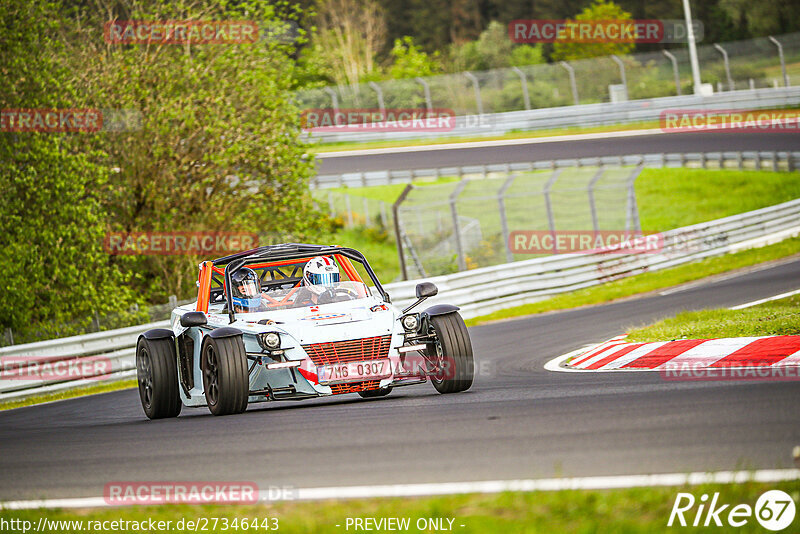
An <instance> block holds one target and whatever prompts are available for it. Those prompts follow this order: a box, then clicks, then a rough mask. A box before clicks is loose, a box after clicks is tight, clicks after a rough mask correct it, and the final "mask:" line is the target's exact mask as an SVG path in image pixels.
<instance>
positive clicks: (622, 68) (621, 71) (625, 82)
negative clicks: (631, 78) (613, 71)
mask: <svg viewBox="0 0 800 534" xmlns="http://www.w3.org/2000/svg"><path fill="white" fill-rule="evenodd" d="M611 59H613V60H614V63H616V64H617V65H619V76H620V78H622V86H623V87H624V88H625V100H626V101H627V100H628V79H627V78H626V77H625V63H623V62H622V60H621V59H620V57H619V56H618V55H616V54H611Z"/></svg>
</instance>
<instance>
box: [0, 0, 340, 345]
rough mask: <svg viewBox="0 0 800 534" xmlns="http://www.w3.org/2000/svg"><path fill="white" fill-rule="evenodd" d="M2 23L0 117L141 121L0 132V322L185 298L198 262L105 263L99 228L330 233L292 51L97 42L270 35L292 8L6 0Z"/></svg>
mask: <svg viewBox="0 0 800 534" xmlns="http://www.w3.org/2000/svg"><path fill="white" fill-rule="evenodd" d="M281 10H282V11H281ZM0 14H1V15H2V16H3V20H5V21H7V28H8V30H7V31H4V32H3V33H2V34H0V39H1V40H2V45H3V48H4V50H6V51H8V52H9V53H4V54H3V55H2V59H0V68H1V69H2V74H3V76H2V80H0V84H2V85H1V86H0V87H2V90H1V91H0V98H2V102H0V107H2V108H37V107H38V108H57V109H63V108H98V109H105V110H108V109H112V110H131V111H133V112H134V114H135V116H138V118H139V119H138V120H137V121H133V122H130V123H128V124H127V126H126V127H125V128H124V129H122V130H121V131H101V132H96V133H62V134H53V133H29V132H26V133H23V132H19V133H10V132H6V133H0V157H2V161H3V162H4V166H3V171H2V181H0V193H1V194H2V196H3V202H2V203H1V205H0V230H2V232H0V243H2V245H3V249H4V252H5V254H4V255H3V258H2V259H0V261H1V262H3V272H4V275H5V276H4V277H3V279H4V282H3V288H4V291H3V292H2V296H0V299H2V304H4V306H2V309H3V311H2V312H0V326H2V327H11V328H14V329H19V328H21V327H23V326H24V325H26V324H28V323H32V322H33V323H41V322H43V321H47V320H59V321H61V320H65V321H66V320H69V319H79V318H81V317H84V316H89V314H90V312H92V311H93V310H97V311H98V312H100V313H102V312H105V311H112V310H113V309H114V308H116V309H120V310H122V309H124V308H125V307H127V306H128V305H129V304H131V303H132V302H134V301H139V302H144V301H153V302H164V301H166V298H167V296H168V295H170V294H176V295H178V296H179V297H180V298H186V297H191V296H192V293H193V291H194V280H195V278H196V274H197V263H198V261H199V260H200V259H201V258H197V257H187V256H146V257H145V256H135V257H128V256H125V257H123V256H110V255H108V254H107V253H106V252H105V251H104V249H103V237H104V236H105V235H106V234H107V233H108V232H115V231H122V232H150V231H157V232H192V231H209V232H217V231H226V232H227V231H232V232H251V233H256V234H261V235H262V237H263V238H264V239H266V240H273V241H274V240H289V239H306V238H313V236H314V235H317V234H318V233H319V232H320V231H322V230H324V228H323V226H324V224H325V219H324V218H321V217H320V216H319V214H318V213H317V212H316V211H315V210H314V209H313V207H312V203H311V201H310V196H309V192H308V180H309V177H310V176H311V175H312V173H313V160H311V159H307V158H306V157H305V156H304V154H305V151H306V147H305V145H304V144H303V143H302V142H301V141H300V140H299V134H300V125H299V112H298V110H297V109H296V108H295V106H294V105H293V103H292V96H293V92H292V89H293V85H294V83H295V82H294V80H295V78H296V77H297V76H298V75H299V73H297V69H298V67H297V64H296V62H295V60H294V59H293V54H294V51H295V49H294V44H293V43H286V42H284V41H281V40H276V39H260V40H259V41H258V42H256V43H240V44H224V45H222V44H213V45H211V44H162V43H158V44H154V43H146V44H115V43H108V42H106V41H105V40H104V38H103V24H104V23H105V22H107V21H110V20H114V19H121V20H126V19H131V20H165V19H172V20H175V19H193V20H251V21H255V22H257V23H258V24H259V27H263V26H264V25H269V24H277V23H279V22H280V21H285V20H290V19H291V17H292V16H294V15H295V14H296V11H295V10H293V9H292V8H291V7H289V6H288V5H281V4H269V3H267V2H265V1H261V0H253V1H244V2H236V3H229V2H227V1H225V0H219V1H218V2H210V3H209V2H206V3H204V5H202V6H200V5H199V4H195V3H189V4H184V3H170V2H166V1H163V2H142V3H139V2H138V1H135V0H121V1H116V0H115V1H108V2H106V1H105V0H98V1H97V2H95V3H93V5H92V6H91V8H86V9H78V10H74V11H69V12H66V11H64V10H63V8H62V7H60V6H58V5H55V4H52V3H50V2H47V0H9V1H7V2H4V3H2V7H1V8H0ZM59 21H60V22H59Z"/></svg>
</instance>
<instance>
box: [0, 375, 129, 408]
mask: <svg viewBox="0 0 800 534" xmlns="http://www.w3.org/2000/svg"><path fill="white" fill-rule="evenodd" d="M135 387H136V380H135V379H130V380H120V381H118V382H110V383H106V384H97V385H94V386H86V387H82V388H76V389H70V390H67V391H59V392H57V393H45V394H43V395H35V396H33V397H27V398H24V399H20V400H10V401H5V402H0V410H11V409H12V408H22V407H23V406H32V405H34V404H41V403H43V402H52V401H57V400H63V399H71V398H73V397H83V396H86V395H96V394H98V393H107V392H109V391H117V390H120V389H129V388H135Z"/></svg>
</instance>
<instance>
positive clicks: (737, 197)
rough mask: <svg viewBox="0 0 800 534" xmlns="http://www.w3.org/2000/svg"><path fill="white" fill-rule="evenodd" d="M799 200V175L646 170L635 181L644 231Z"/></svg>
mask: <svg viewBox="0 0 800 534" xmlns="http://www.w3.org/2000/svg"><path fill="white" fill-rule="evenodd" d="M795 198H800V173H797V172H791V173H790V172H769V171H766V172H765V171H755V170H752V171H739V170H730V169H726V170H719V169H645V170H644V171H642V174H641V175H640V176H639V178H638V179H637V180H636V202H637V204H638V206H639V217H640V219H641V222H642V230H643V231H645V232H663V231H665V230H671V229H673V228H680V227H681V226H687V225H690V224H696V223H700V222H706V221H712V220H714V219H719V218H721V217H727V216H729V215H735V214H737V213H744V212H746V211H751V210H755V209H759V208H764V207H767V206H772V205H775V204H780V203H781V202H787V201H789V200H793V199H795Z"/></svg>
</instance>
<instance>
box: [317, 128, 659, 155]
mask: <svg viewBox="0 0 800 534" xmlns="http://www.w3.org/2000/svg"><path fill="white" fill-rule="evenodd" d="M659 127H660V125H659V122H658V121H644V122H634V123H630V124H610V125H606V126H592V127H590V128H581V127H578V126H574V127H570V128H553V129H550V130H536V131H533V132H509V133H507V134H503V135H490V136H480V137H477V136H473V137H443V138H439V139H419V140H414V139H409V140H402V141H367V142H361V143H358V142H341V143H325V144H319V145H313V146H312V147H311V148H309V150H308V152H309V154H319V153H323V152H339V151H343V150H364V149H369V148H391V147H400V146H428V145H442V144H448V143H469V142H473V141H495V140H501V139H534V138H537V137H550V136H559V135H573V134H585V133H603V132H622V131H629V130H647V129H651V128H659Z"/></svg>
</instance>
